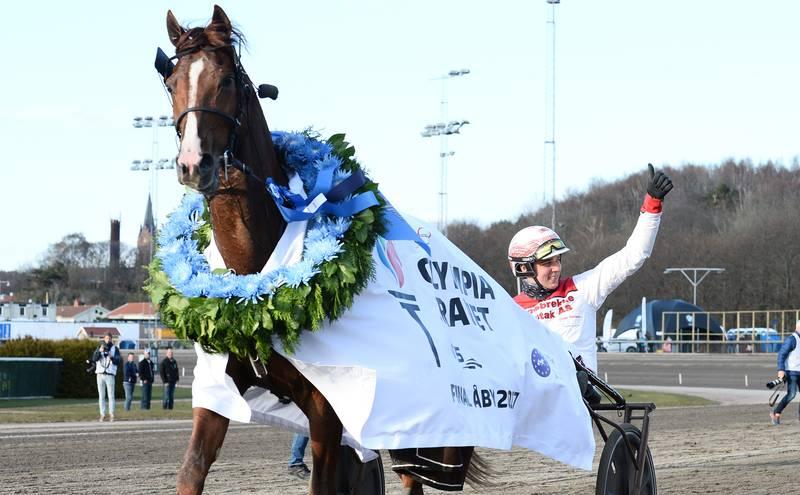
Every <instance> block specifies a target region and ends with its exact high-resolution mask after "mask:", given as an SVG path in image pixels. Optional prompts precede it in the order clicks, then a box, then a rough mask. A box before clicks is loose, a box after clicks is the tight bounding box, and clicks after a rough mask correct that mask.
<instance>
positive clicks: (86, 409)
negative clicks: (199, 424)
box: [0, 386, 716, 423]
mask: <svg viewBox="0 0 800 495" xmlns="http://www.w3.org/2000/svg"><path fill="white" fill-rule="evenodd" d="M618 391H619V392H620V393H621V394H622V395H623V396H624V397H625V400H627V401H628V402H653V403H655V405H656V406H657V407H680V406H706V405H712V404H716V402H714V401H711V400H707V399H703V398H702V397H695V396H691V395H680V394H667V393H661V392H645V391H640V390H626V389H618ZM162 394H163V388H162V387H160V386H156V387H153V398H152V402H151V404H150V407H151V409H150V410H147V411H142V410H140V409H139V400H140V397H141V389H140V387H136V390H135V391H134V401H133V403H132V404H131V410H130V411H125V409H124V408H123V406H124V404H125V401H124V400H117V403H116V411H115V419H116V420H117V421H126V420H128V421H130V420H141V419H190V418H191V417H192V402H191V400H189V399H190V398H191V396H192V390H191V389H189V388H178V389H175V399H176V400H175V409H173V410H171V411H165V410H163V409H161V397H162ZM98 415H99V409H98V406H97V399H30V400H26V399H14V400H0V422H2V423H51V422H56V423H57V422H65V421H95V420H96V419H97V417H98Z"/></svg>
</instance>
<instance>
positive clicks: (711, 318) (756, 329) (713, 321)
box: [646, 309, 800, 353]
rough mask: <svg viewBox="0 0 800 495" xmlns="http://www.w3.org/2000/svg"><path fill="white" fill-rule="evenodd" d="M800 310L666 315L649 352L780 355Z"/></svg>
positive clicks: (648, 348) (797, 319)
mask: <svg viewBox="0 0 800 495" xmlns="http://www.w3.org/2000/svg"><path fill="white" fill-rule="evenodd" d="M798 321H800V309H786V310H748V311H664V312H663V313H662V314H661V321H660V323H661V324H660V326H659V327H657V328H658V329H657V330H656V332H655V334H656V336H657V340H650V341H648V342H647V343H646V350H648V351H651V352H652V351H656V350H660V351H662V352H713V353H763V352H777V351H778V350H779V349H780V347H781V344H782V343H783V340H784V339H785V338H786V336H787V335H789V334H791V333H792V332H794V331H795V328H796V324H797V322H798Z"/></svg>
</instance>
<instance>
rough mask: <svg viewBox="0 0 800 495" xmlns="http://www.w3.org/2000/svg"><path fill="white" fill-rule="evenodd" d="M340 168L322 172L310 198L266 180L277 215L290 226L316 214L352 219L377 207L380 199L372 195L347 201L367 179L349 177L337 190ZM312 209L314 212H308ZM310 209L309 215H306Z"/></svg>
mask: <svg viewBox="0 0 800 495" xmlns="http://www.w3.org/2000/svg"><path fill="white" fill-rule="evenodd" d="M337 167H338V165H337V164H335V163H334V164H331V165H329V166H327V167H324V168H322V169H320V171H319V172H318V173H317V180H316V182H315V183H314V187H313V189H312V190H311V192H310V193H309V194H308V197H307V198H304V197H302V196H300V195H299V194H294V193H293V192H291V191H290V190H289V189H288V188H286V187H284V186H281V185H279V184H276V183H275V181H273V180H272V177H269V178H267V191H269V193H270V196H272V199H273V200H274V201H275V205H276V206H277V207H278V211H280V212H281V215H282V216H283V218H284V220H286V221H287V222H296V221H299V220H308V219H309V218H311V217H313V216H314V215H316V214H317V213H326V214H328V215H334V216H337V217H351V216H353V215H355V214H356V213H358V212H360V211H363V210H366V209H367V208H370V207H372V206H376V205H378V204H379V203H378V199H377V198H376V197H375V194H373V193H372V191H367V192H365V193H361V194H358V195H356V196H353V197H352V198H350V199H348V200H347V201H344V198H346V197H347V196H348V195H350V194H352V193H354V192H355V191H356V190H357V189H358V188H359V187H361V186H363V185H364V184H365V183H366V178H365V177H364V174H363V172H362V171H361V170H358V171H356V172H354V173H353V174H351V175H350V177H348V178H347V179H345V180H343V181H342V182H340V183H339V184H337V185H336V186H334V187H331V186H332V185H333V176H334V173H335V172H336V168H337ZM309 205H311V208H308V207H309ZM306 209H309V210H310V211H304V210H306Z"/></svg>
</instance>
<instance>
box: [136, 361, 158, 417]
mask: <svg viewBox="0 0 800 495" xmlns="http://www.w3.org/2000/svg"><path fill="white" fill-rule="evenodd" d="M143 355H144V356H143V358H142V360H141V361H139V380H141V381H142V403H141V408H142V409H150V397H152V395H153V380H154V379H155V372H154V371H153V361H151V360H150V349H145V350H144V353H143Z"/></svg>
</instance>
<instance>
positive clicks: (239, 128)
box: [156, 6, 288, 273]
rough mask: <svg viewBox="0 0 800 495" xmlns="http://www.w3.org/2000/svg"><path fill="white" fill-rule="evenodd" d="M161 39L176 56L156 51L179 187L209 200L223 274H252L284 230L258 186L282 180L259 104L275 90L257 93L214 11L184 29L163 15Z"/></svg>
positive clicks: (231, 32)
mask: <svg viewBox="0 0 800 495" xmlns="http://www.w3.org/2000/svg"><path fill="white" fill-rule="evenodd" d="M167 33H168V35H169V39H170V41H171V42H172V44H173V45H174V46H175V56H174V57H171V58H170V57H167V56H166V55H165V54H164V53H163V52H161V51H160V50H159V53H158V56H157V58H156V68H157V69H158V71H159V72H160V73H161V75H162V76H163V77H164V83H165V85H166V87H167V90H168V91H169V92H170V94H171V96H172V112H173V118H174V120H175V130H176V131H177V133H178V136H179V138H180V150H179V153H178V159H177V165H178V166H177V167H176V169H177V174H178V182H180V183H181V184H183V185H186V186H188V187H190V188H192V189H195V190H197V191H199V192H201V193H203V195H205V197H206V198H207V199H208V203H209V207H210V212H211V222H212V224H213V225H214V236H215V241H216V245H217V246H218V247H219V250H220V252H221V254H222V257H223V259H224V260H225V263H226V265H227V266H228V268H231V269H233V270H235V271H236V272H237V273H254V272H257V271H259V270H261V268H262V267H263V266H264V263H265V262H266V260H267V257H268V256H269V254H270V253H271V252H272V250H273V249H274V247H275V245H276V244H277V242H278V239H280V236H281V234H282V233H283V229H284V228H285V226H286V223H285V221H284V220H283V217H282V216H281V215H280V213H279V212H278V209H277V207H276V206H275V204H274V203H273V201H272V200H270V199H269V197H268V194H267V190H266V188H265V186H264V179H265V178H266V177H268V176H269V177H271V178H272V179H273V180H274V181H275V182H277V183H278V184H284V185H285V184H286V183H287V182H288V180H287V178H286V173H285V172H284V171H283V169H282V168H281V166H280V164H279V162H278V158H277V155H276V153H275V149H274V147H273V143H272V138H271V136H270V132H269V127H268V126H267V122H266V119H265V118H264V113H263V111H262V109H261V105H260V103H259V101H258V96H262V97H270V98H273V99H274V98H275V97H276V96H277V88H275V87H274V86H269V85H262V87H259V91H258V94H256V91H255V89H254V87H253V84H252V82H251V81H250V78H249V77H248V75H247V73H246V72H245V70H244V68H243V67H242V64H241V62H240V60H239V55H238V53H237V47H238V46H239V45H240V44H241V43H242V42H243V38H242V36H241V34H240V33H239V32H238V31H237V30H236V29H234V28H233V27H232V26H231V21H230V20H229V19H228V16H227V15H225V12H224V11H223V10H222V9H221V8H220V7H218V6H214V14H213V17H212V18H211V22H209V24H208V25H207V26H205V27H194V28H188V29H187V28H184V27H182V26H181V25H180V24H179V23H178V21H177V20H176V19H175V16H174V15H173V14H172V11H168V12H167ZM172 59H177V62H176V63H175V64H174V66H173V64H172Z"/></svg>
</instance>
